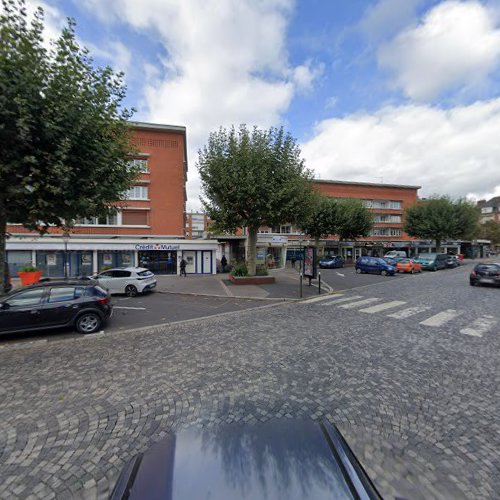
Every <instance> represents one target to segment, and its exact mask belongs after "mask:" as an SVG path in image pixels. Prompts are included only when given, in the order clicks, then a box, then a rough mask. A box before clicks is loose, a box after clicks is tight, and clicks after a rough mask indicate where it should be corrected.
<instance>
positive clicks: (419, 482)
mask: <svg viewBox="0 0 500 500" xmlns="http://www.w3.org/2000/svg"><path fill="white" fill-rule="evenodd" d="M351 293H353V292H351ZM353 295H354V293H353ZM364 297H368V295H367V294H366V293H365V294H364ZM364 307H367V306H366V305H365V306H364ZM391 312H393V310H390V311H385V312H384V314H386V315H387V314H389V313H391ZM374 316H375V315H369V314H361V313H359V312H356V311H355V310H353V309H348V308H347V309H346V308H340V307H336V308H334V307H321V306H319V305H318V304H303V305H298V304H285V305H280V306H278V307H273V308H268V309H265V310H261V311H247V312H239V313H237V314H234V315H227V316H224V317H219V318H211V319H208V320H203V321H201V320H200V321H197V322H189V323H186V324H180V325H174V326H171V327H167V328H162V329H158V330H150V331H146V332H144V331H143V332H137V333H126V334H110V335H104V336H95V337H88V338H81V339H78V340H70V341H64V342H55V343H53V344H47V345H39V346H37V345H34V346H30V347H25V348H22V349H12V348H4V349H0V382H1V384H0V498H2V499H9V500H10V499H16V498H19V499H35V498H64V499H66V498H106V497H107V496H108V495H109V494H110V492H111V489H112V488H113V485H114V482H115V481H116V479H117V476H118V474H119V471H120V470H121V467H122V466H123V464H124V463H125V461H126V460H127V459H129V458H130V457H131V456H133V455H134V454H136V453H138V452H140V451H142V450H144V449H146V448H147V447H148V446H149V445H151V444H152V443H154V442H156V441H158V440H160V439H161V438H162V437H163V436H165V434H166V433H167V432H169V431H171V430H175V429H179V428H183V427H187V426H191V425H195V426H216V425H217V424H220V423H222V422H227V423H231V422H256V421H265V420H268V419H279V418H292V417H293V418H303V419H315V420H318V419H323V418H326V419H328V420H330V421H331V422H334V423H336V424H337V425H338V426H339V428H340V429H341V431H342V432H343V433H344V435H345V436H346V439H347V440H348V442H349V443H350V444H351V446H352V447H353V449H354V450H355V452H356V453H357V454H358V456H359V458H360V460H361V461H362V463H363V464H364V466H365V467H366V469H367V471H368V473H369V474H370V476H371V477H372V479H373V480H374V481H375V484H376V486H377V487H378V488H379V490H380V492H381V493H382V494H383V495H384V497H386V498H395V497H397V496H399V497H404V498H412V499H414V498H415V499H419V498H453V499H460V498H468V499H470V498H498V494H499V492H500V479H499V478H500V418H499V414H500V411H499V410H500V408H499V399H500V398H499V392H498V391H499V389H498V388H499V387H500V374H499V369H498V363H499V361H498V360H499V357H498V353H499V352H500V345H499V343H500V341H499V337H500V334H499V332H498V330H497V331H493V332H489V334H485V335H484V336H483V337H472V336H467V335H459V334H456V333H454V332H451V331H450V332H451V333H450V332H448V331H444V332H441V333H440V332H439V331H438V330H436V329H433V330H431V329H430V328H428V329H425V328H424V326H422V325H419V324H416V325H415V326H412V324H410V323H408V324H405V323H401V322H397V321H394V320H387V319H385V320H384V323H383V325H384V326H383V327H382V326H380V325H381V324H380V323H377V321H378V319H376V318H375V317H374ZM402 325H404V328H403V327H402Z"/></svg>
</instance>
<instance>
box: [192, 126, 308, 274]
mask: <svg viewBox="0 0 500 500" xmlns="http://www.w3.org/2000/svg"><path fill="white" fill-rule="evenodd" d="M198 170H199V172H200V178H201V186H202V199H201V200H202V204H203V207H204V209H205V211H206V213H207V215H208V216H209V217H210V219H212V220H213V221H214V226H213V228H214V229H218V230H222V231H227V232H234V231H236V229H238V228H240V227H246V228H247V231H248V237H247V261H248V271H249V274H250V275H251V276H254V275H255V270H256V269H255V268H256V246H257V231H258V229H259V227H260V226H274V225H278V224H283V223H291V224H294V223H298V222H301V221H303V220H305V219H306V217H307V214H308V213H309V211H310V209H311V206H312V193H313V191H312V183H311V180H312V174H311V172H310V171H309V170H307V169H306V168H305V165H304V161H303V160H302V159H301V157H300V149H299V147H298V146H297V144H296V142H295V140H294V139H293V137H292V136H291V135H289V134H286V133H285V132H284V131H283V128H279V129H277V128H270V129H269V130H261V129H258V128H256V127H255V128H253V129H252V130H249V129H248V128H247V127H246V126H244V125H242V126H240V127H239V129H235V128H234V127H231V128H230V129H229V130H227V129H224V128H221V129H220V130H219V131H218V132H213V133H211V134H210V136H209V139H208V143H207V145H206V146H204V148H203V149H201V150H200V151H199V157H198Z"/></svg>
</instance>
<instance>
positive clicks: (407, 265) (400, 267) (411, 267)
mask: <svg viewBox="0 0 500 500" xmlns="http://www.w3.org/2000/svg"><path fill="white" fill-rule="evenodd" d="M396 271H397V272H398V273H411V274H414V273H421V272H422V264H419V263H418V262H417V261H415V260H413V259H400V260H399V261H398V263H397V264H396Z"/></svg>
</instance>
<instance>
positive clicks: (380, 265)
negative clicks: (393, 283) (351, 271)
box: [355, 257, 396, 276]
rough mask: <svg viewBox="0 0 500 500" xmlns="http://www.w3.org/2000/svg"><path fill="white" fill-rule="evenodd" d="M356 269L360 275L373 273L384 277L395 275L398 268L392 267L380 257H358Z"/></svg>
mask: <svg viewBox="0 0 500 500" xmlns="http://www.w3.org/2000/svg"><path fill="white" fill-rule="evenodd" d="M355 269H356V272H357V273H358V274H360V273H371V274H382V275H383V276H386V275H388V274H390V275H394V274H395V272H396V268H395V267H394V266H391V265H390V264H388V263H387V262H386V261H385V260H384V259H382V258H380V257H358V258H357V260H356V265H355Z"/></svg>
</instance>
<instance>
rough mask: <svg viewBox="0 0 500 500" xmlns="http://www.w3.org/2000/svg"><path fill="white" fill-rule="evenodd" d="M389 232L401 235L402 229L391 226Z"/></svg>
mask: <svg viewBox="0 0 500 500" xmlns="http://www.w3.org/2000/svg"><path fill="white" fill-rule="evenodd" d="M389 234H390V235H391V236H401V229H398V228H396V227H391V228H390V229H389Z"/></svg>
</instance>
